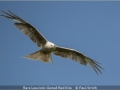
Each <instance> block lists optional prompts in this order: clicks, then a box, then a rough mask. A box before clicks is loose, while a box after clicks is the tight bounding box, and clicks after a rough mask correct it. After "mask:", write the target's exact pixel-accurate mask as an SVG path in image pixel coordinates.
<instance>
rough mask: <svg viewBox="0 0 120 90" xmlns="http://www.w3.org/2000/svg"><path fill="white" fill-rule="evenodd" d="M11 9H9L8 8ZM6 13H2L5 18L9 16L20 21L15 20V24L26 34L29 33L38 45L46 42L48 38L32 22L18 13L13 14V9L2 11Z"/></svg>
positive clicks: (40, 45)
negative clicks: (25, 19)
mask: <svg viewBox="0 0 120 90" xmlns="http://www.w3.org/2000/svg"><path fill="white" fill-rule="evenodd" d="M8 11H9V10H8ZM2 12H3V13H4V14H5V15H0V16H3V17H5V18H9V19H12V20H16V21H18V22H15V23H14V25H15V26H16V27H17V28H19V29H20V30H21V31H22V32H23V33H24V34H25V35H27V36H28V37H29V38H30V39H31V40H32V41H33V42H34V43H36V44H37V46H38V47H42V46H44V45H45V44H46V42H47V40H46V39H45V38H44V36H43V35H42V34H41V33H40V32H39V31H38V30H37V29H36V28H35V27H33V26H32V25H31V24H29V23H28V22H26V21H24V20H23V19H21V18H20V17H18V16H17V15H15V14H13V13H12V12H11V11H9V13H6V12H4V11H2Z"/></svg>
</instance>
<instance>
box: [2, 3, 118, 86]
mask: <svg viewBox="0 0 120 90" xmlns="http://www.w3.org/2000/svg"><path fill="white" fill-rule="evenodd" d="M0 9H1V10H4V11H6V12H8V11H7V10H8V9H9V10H11V11H12V12H13V13H14V14H16V15H18V16H19V17H21V18H22V19H24V20H26V21H27V22H29V23H30V24H32V25H33V26H35V27H36V28H37V29H38V30H39V32H41V33H42V34H43V35H44V37H46V39H48V40H49V41H51V42H53V43H55V44H56V45H58V46H63V47H67V48H72V49H75V50H78V51H80V52H82V53H83V54H85V55H87V56H88V57H90V58H92V59H94V60H96V61H98V62H100V63H102V67H103V68H104V69H105V71H103V70H101V71H102V73H103V74H99V75H97V74H96V73H95V72H94V70H93V69H92V68H91V67H90V66H88V65H87V66H84V65H81V64H79V63H76V62H74V61H72V60H70V59H64V58H61V57H58V56H55V55H53V54H52V59H53V62H54V66H53V65H52V64H50V63H44V62H41V61H34V60H29V59H25V58H21V57H22V56H26V55H28V54H31V53H33V52H35V51H37V50H39V49H40V48H39V47H37V45H36V44H35V43H33V42H32V41H31V40H30V39H29V38H28V37H27V36H25V35H24V34H23V33H21V31H20V30H19V29H17V28H16V27H15V26H14V25H13V23H14V21H11V20H9V19H6V18H2V17H0V85H120V2H105V1H104V2H93V1H90V2H87V1H86V2H83V1H77V2H74V1H72V2H65V1H63V2H54V1H50V2H48V1H45V2H43V1H36V2H34V1H31V2H28V1H24V2H15V1H14V2H12V1H11V2H2V1H1V2H0ZM0 14H3V13H2V12H0Z"/></svg>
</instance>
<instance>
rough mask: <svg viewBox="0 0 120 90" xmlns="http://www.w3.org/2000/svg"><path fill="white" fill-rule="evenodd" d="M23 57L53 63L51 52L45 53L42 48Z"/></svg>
mask: <svg viewBox="0 0 120 90" xmlns="http://www.w3.org/2000/svg"><path fill="white" fill-rule="evenodd" d="M23 58H28V59H32V60H41V61H43V62H50V63H52V64H53V62H52V58H51V54H44V53H43V52H41V51H40V50H39V51H36V52H34V53H32V54H29V55H27V56H24V57H23Z"/></svg>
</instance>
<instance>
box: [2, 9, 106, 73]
mask: <svg viewBox="0 0 120 90" xmlns="http://www.w3.org/2000/svg"><path fill="white" fill-rule="evenodd" d="M2 12H3V13H4V15H0V16H3V17H5V18H8V19H11V20H15V23H14V25H15V26H16V27H17V28H19V29H20V30H21V31H22V32H23V33H24V34H25V35H27V36H28V37H29V38H30V39H31V40H32V41H33V42H34V43H36V44H37V46H38V47H40V48H41V49H40V50H38V51H36V52H34V53H32V54H29V55H27V56H25V57H24V58H28V59H32V60H41V61H43V62H50V63H52V64H53V61H52V57H51V53H53V54H54V55H57V56H61V57H63V58H69V59H72V60H74V61H76V62H78V63H80V64H82V65H87V64H89V65H90V66H91V67H92V68H93V69H94V71H95V72H96V73H97V74H98V72H100V73H101V74H102V72H101V70H100V69H103V68H102V67H101V66H100V64H101V63H98V62H97V61H95V60H92V59H91V58H89V57H87V56H86V55H84V54H82V53H81V52H79V51H76V50H74V49H69V48H65V47H59V46H57V45H55V44H54V43H52V42H50V41H48V40H47V39H46V38H45V37H44V36H43V35H42V34H41V33H40V32H39V31H38V30H37V29H36V28H35V27H34V26H32V25H31V24H29V23H28V22H26V21H25V20H23V19H21V18H20V17H18V16H17V15H15V14H13V13H12V12H11V11H9V10H8V12H9V13H7V12H5V11H2ZM103 70H104V69H103Z"/></svg>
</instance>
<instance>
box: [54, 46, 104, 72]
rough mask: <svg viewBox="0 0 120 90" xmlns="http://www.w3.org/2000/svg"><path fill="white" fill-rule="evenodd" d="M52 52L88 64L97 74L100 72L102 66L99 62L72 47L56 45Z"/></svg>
mask: <svg viewBox="0 0 120 90" xmlns="http://www.w3.org/2000/svg"><path fill="white" fill-rule="evenodd" d="M53 54H55V55H57V56H61V57H63V58H70V59H72V60H74V61H76V62H79V63H80V64H82V65H87V64H89V65H90V66H91V67H92V68H93V69H94V71H95V72H96V73H97V74H98V72H100V73H101V74H102V72H101V71H100V69H103V68H102V67H101V66H100V63H98V62H96V61H94V60H92V59H91V58H89V57H87V56H85V55H83V54H82V53H80V52H78V51H76V50H74V49H69V48H64V47H58V46H56V49H55V50H54V51H53ZM103 70H104V69H103Z"/></svg>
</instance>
